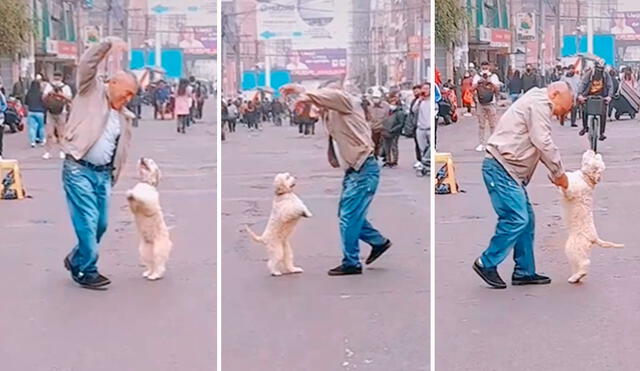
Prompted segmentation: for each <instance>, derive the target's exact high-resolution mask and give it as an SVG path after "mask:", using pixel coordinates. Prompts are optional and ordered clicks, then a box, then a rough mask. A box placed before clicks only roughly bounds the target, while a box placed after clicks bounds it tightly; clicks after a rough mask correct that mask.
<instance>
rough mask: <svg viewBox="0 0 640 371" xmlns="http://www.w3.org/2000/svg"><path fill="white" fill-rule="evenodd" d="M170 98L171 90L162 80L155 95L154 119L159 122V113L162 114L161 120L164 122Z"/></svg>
mask: <svg viewBox="0 0 640 371" xmlns="http://www.w3.org/2000/svg"><path fill="white" fill-rule="evenodd" d="M170 98H171V88H170V87H169V85H168V84H167V83H166V82H165V81H164V80H160V81H159V82H158V86H157V87H156V90H155V92H154V95H153V101H154V108H155V109H154V112H153V118H154V119H156V120H157V119H158V113H160V120H164V115H165V113H166V112H167V106H168V105H169V100H170Z"/></svg>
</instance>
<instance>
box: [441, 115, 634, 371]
mask: <svg viewBox="0 0 640 371" xmlns="http://www.w3.org/2000/svg"><path fill="white" fill-rule="evenodd" d="M607 134H608V137H609V139H607V140H606V141H605V142H601V143H602V144H601V153H602V154H603V157H604V161H605V163H606V165H607V170H606V171H605V173H604V179H603V182H602V183H600V184H599V185H598V186H597V188H596V196H595V206H594V210H595V220H596V225H597V228H598V232H599V234H600V235H601V236H602V237H603V238H604V239H608V240H612V241H616V242H621V243H625V244H626V248H625V249H622V250H605V249H602V248H595V249H594V250H593V255H592V259H591V261H592V266H591V272H590V274H589V275H588V276H587V278H586V279H585V281H584V283H583V284H580V285H576V286H572V285H570V284H568V283H567V282H566V280H567V278H568V277H569V276H570V273H569V267H568V263H567V260H566V257H565V255H564V242H565V239H566V236H567V234H566V232H565V227H564V223H563V221H562V219H561V215H562V210H561V207H560V204H559V200H560V195H559V193H558V191H557V190H556V189H555V187H554V186H553V185H551V184H550V183H549V181H548V180H547V171H546V168H545V167H544V166H543V165H542V164H540V165H539V167H538V170H537V174H536V175H535V177H534V180H533V181H532V183H531V184H530V185H529V187H528V188H527V189H528V192H529V196H530V198H531V200H532V202H533V204H534V209H535V212H536V216H537V220H536V226H537V228H536V241H537V244H536V260H537V268H538V271H539V272H540V273H546V274H548V275H550V276H551V277H552V279H553V282H552V284H551V285H550V286H542V287H511V286H509V287H508V288H507V289H506V290H492V289H489V288H487V287H486V286H485V284H484V283H483V282H482V281H481V280H480V278H479V277H477V275H476V274H475V273H474V272H473V271H472V269H471V265H472V262H473V260H474V259H475V258H476V257H477V256H478V255H479V254H480V253H481V252H482V250H483V249H484V248H485V247H486V246H487V244H488V241H489V239H490V238H491V236H492V232H493V230H494V227H495V223H496V219H497V218H496V216H495V214H494V212H493V209H492V208H491V204H490V202H489V197H488V195H487V192H486V189H485V186H484V183H483V182H482V178H481V169H480V167H481V164H480V163H481V161H482V159H483V157H484V154H482V153H478V152H475V151H474V150H473V148H475V146H476V145H477V144H478V143H477V124H476V121H475V118H474V119H467V118H464V119H463V120H462V122H461V123H458V124H454V125H453V126H450V127H445V128H443V127H440V128H439V131H438V139H439V145H438V150H439V151H441V152H453V154H454V156H455V157H454V159H455V162H456V165H457V166H456V170H457V174H458V181H459V184H460V186H461V187H462V189H464V190H465V191H466V193H462V194H458V195H446V196H445V195H441V196H436V246H437V248H436V267H437V269H436V323H437V324H436V342H437V343H436V344H437V346H436V367H437V369H438V370H446V371H464V370H474V371H477V370H486V371H491V370H495V371H506V370H516V369H517V370H521V371H534V370H546V371H564V370H598V371H606V370H612V371H613V370H615V371H632V370H637V369H638V355H637V341H636V339H637V334H638V332H639V331H640V321H638V320H637V319H638V310H639V309H640V291H638V290H637V284H638V282H640V270H638V269H637V264H638V261H640V252H639V251H638V249H637V248H636V244H635V243H634V242H635V241H636V240H637V236H638V235H637V233H636V232H635V231H636V229H635V228H637V220H638V218H639V217H640V199H639V198H638V197H637V193H636V192H635V191H636V190H637V187H638V185H639V184H640V182H639V181H638V179H640V148H638V145H637V143H638V141H639V139H640V125H639V123H638V122H637V121H629V120H627V121H620V122H615V121H614V122H613V123H610V124H609V126H608V129H607ZM553 137H554V140H555V142H556V144H557V145H558V146H559V147H560V150H561V153H562V154H563V160H564V164H565V167H566V168H567V170H569V171H572V170H576V169H577V168H579V165H580V159H581V156H582V153H583V152H584V150H585V149H587V148H588V145H587V140H586V139H585V138H583V137H579V136H578V135H577V128H570V127H560V126H559V125H554V127H553ZM512 269H513V262H512V261H511V257H509V258H508V259H507V260H506V261H505V263H503V265H502V266H501V268H500V273H501V275H502V277H503V278H504V279H505V281H508V282H510V278H511V272H512Z"/></svg>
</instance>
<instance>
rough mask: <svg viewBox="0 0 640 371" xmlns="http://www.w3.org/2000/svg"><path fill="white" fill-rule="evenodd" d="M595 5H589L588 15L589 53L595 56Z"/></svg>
mask: <svg viewBox="0 0 640 371" xmlns="http://www.w3.org/2000/svg"><path fill="white" fill-rule="evenodd" d="M593 5H594V4H590V3H587V6H588V7H589V9H588V11H587V14H588V16H587V17H588V18H587V53H589V54H593V16H594V14H593V10H594V6H593Z"/></svg>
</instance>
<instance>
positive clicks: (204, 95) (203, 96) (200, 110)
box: [195, 81, 209, 120]
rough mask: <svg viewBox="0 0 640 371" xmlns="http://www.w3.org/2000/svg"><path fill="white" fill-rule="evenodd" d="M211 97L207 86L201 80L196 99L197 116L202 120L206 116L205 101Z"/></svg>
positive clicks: (197, 87)
mask: <svg viewBox="0 0 640 371" xmlns="http://www.w3.org/2000/svg"><path fill="white" fill-rule="evenodd" d="M207 99H209V92H208V91H207V87H206V86H205V85H204V84H203V83H202V82H200V81H198V83H197V84H196V91H195V100H196V117H197V118H198V120H202V117H203V116H204V102H205V101H206V100H207Z"/></svg>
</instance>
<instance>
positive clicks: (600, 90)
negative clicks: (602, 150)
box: [578, 62, 615, 140]
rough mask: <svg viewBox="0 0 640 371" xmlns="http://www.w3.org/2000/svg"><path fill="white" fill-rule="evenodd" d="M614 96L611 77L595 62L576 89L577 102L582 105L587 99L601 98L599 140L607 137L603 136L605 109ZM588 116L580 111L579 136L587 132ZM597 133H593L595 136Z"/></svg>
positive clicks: (584, 111) (605, 118) (583, 111)
mask: <svg viewBox="0 0 640 371" xmlns="http://www.w3.org/2000/svg"><path fill="white" fill-rule="evenodd" d="M614 94H615V90H614V89H613V82H612V81H611V76H610V75H609V74H608V73H605V72H604V66H603V65H602V64H601V63H599V62H596V64H595V66H594V68H593V69H591V70H590V71H588V72H586V73H585V74H584V76H583V78H582V81H580V86H579V87H578V102H580V103H582V104H584V103H585V102H586V101H587V99H588V98H589V97H603V98H604V101H605V103H606V104H605V106H604V110H603V111H602V114H600V115H599V116H600V133H599V134H600V140H605V139H607V137H606V136H605V135H604V130H605V124H606V120H607V115H606V113H607V108H606V105H607V104H609V102H611V98H612V97H613V95H614ZM587 125H588V116H587V112H586V110H582V130H580V133H578V134H580V135H581V136H582V135H585V134H586V133H587V132H588V131H589V128H588V126H587ZM597 134H598V133H594V135H597Z"/></svg>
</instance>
